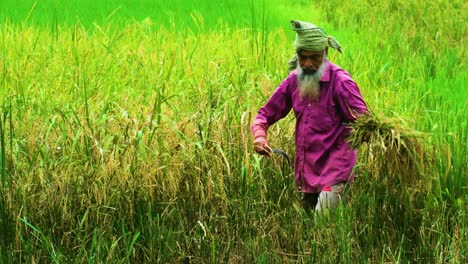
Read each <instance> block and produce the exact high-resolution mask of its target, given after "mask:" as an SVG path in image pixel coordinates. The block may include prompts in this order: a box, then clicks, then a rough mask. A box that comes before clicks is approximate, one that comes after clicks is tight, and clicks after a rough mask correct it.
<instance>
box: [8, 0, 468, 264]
mask: <svg viewBox="0 0 468 264" xmlns="http://www.w3.org/2000/svg"><path fill="white" fill-rule="evenodd" d="M397 2H398V1H393V2H392V1H390V2H388V3H387V2H382V3H377V4H375V3H374V2H372V3H371V2H370V1H369V2H367V1H360V5H357V6H354V5H353V6H352V7H353V8H351V6H348V5H347V4H341V5H339V4H337V3H334V2H333V1H329V2H326V3H325V2H323V3H320V4H319V8H320V9H319V10H321V12H317V13H318V14H320V16H317V17H316V18H317V19H315V17H314V18H309V19H307V20H309V21H313V22H315V23H317V24H323V27H324V28H327V29H328V31H329V33H330V34H331V35H334V36H336V37H337V38H338V40H339V41H340V42H341V44H342V45H343V47H344V55H341V56H339V55H337V54H331V59H332V60H333V61H336V62H338V63H339V64H340V65H341V66H343V68H345V69H348V70H349V71H350V72H351V73H352V74H353V76H354V78H355V79H356V80H357V82H358V83H359V85H360V87H361V90H362V93H363V94H364V97H365V98H366V101H367V102H368V104H369V106H370V107H371V109H372V110H374V111H375V112H378V113H379V114H382V115H388V116H394V115H397V116H399V117H401V118H402V119H405V120H407V124H408V126H411V127H413V128H415V129H419V130H422V131H424V132H428V133H430V136H429V137H428V138H427V140H426V141H425V142H424V144H426V146H427V149H429V150H432V151H433V152H434V153H433V154H434V156H435V160H434V162H433V163H432V164H429V165H428V166H430V167H429V169H428V172H427V173H428V174H429V175H427V176H428V177H430V178H431V179H432V180H431V182H430V183H427V186H429V188H428V189H429V190H428V191H426V192H424V193H423V194H421V195H418V196H417V199H415V200H404V199H397V198H396V197H397V194H398V193H397V192H398V191H399V190H404V191H411V190H409V189H403V188H401V186H391V185H390V186H387V185H385V184H382V182H375V181H372V179H373V178H375V177H372V176H373V175H369V173H370V172H371V170H369V166H371V165H372V164H367V163H363V162H361V163H359V164H358V166H357V167H356V174H357V177H356V183H355V184H354V186H353V187H352V188H351V191H350V193H349V200H348V202H347V203H345V204H343V206H342V207H340V208H339V209H338V210H337V212H336V213H335V214H333V215H331V216H329V217H328V218H315V217H314V216H313V215H307V214H306V213H305V212H303V211H302V209H301V207H300V203H299V202H298V199H300V195H299V194H296V193H295V192H294V187H293V177H292V168H290V167H288V166H287V164H286V162H285V161H284V160H282V159H281V158H280V157H273V158H272V159H265V158H262V157H259V156H257V155H254V154H253V153H252V150H251V144H252V142H251V135H250V132H249V125H250V122H251V120H252V117H253V115H254V114H255V112H256V109H257V108H258V107H259V106H260V105H261V104H263V103H264V101H265V100H266V99H267V98H268V96H269V95H270V94H271V92H272V90H273V89H274V88H275V87H276V85H277V84H278V83H279V82H280V81H281V80H282V79H283V78H284V77H285V75H286V74H287V65H286V62H287V60H288V59H289V57H290V56H291V54H292V47H291V43H292V38H291V34H290V32H289V30H288V31H285V30H284V29H281V28H274V27H273V26H272V27H271V28H270V26H268V30H267V29H266V28H263V29H260V28H258V27H255V28H235V27H229V26H223V27H219V28H218V29H217V30H205V31H200V32H198V31H197V32H195V31H187V32H183V33H182V32H180V31H179V30H178V29H179V26H178V24H177V23H173V24H168V25H167V26H161V27H159V26H156V25H159V24H158V23H159V22H157V21H153V20H152V19H146V20H144V21H140V22H135V23H132V24H128V25H127V26H125V27H124V28H122V29H120V30H115V28H114V24H111V23H110V24H106V23H102V24H100V23H96V24H95V25H94V26H93V27H94V28H93V30H92V33H90V31H89V29H88V28H87V26H85V25H82V24H81V23H78V22H75V23H72V24H71V25H66V24H61V23H57V24H56V26H54V28H55V29H54V30H52V29H51V28H50V27H40V26H39V27H36V26H32V25H29V24H16V23H10V22H7V23H4V24H2V25H1V26H0V27H1V28H0V47H1V50H0V56H1V57H0V73H1V77H0V84H1V86H2V119H1V120H0V121H1V122H0V124H1V138H2V145H1V146H2V155H1V157H2V204H1V205H2V206H1V207H0V210H1V211H0V213H1V214H0V216H1V219H0V220H1V221H0V228H1V229H0V230H1V231H2V232H1V234H0V235H1V241H2V243H1V247H0V256H1V258H0V259H1V260H2V261H4V262H7V263H16V262H33V261H34V262H47V263H49V262H59V263H75V262H76V263H82V262H88V263H89V262H91V263H102V262H110V263H121V262H122V263H128V262H131V263H134V262H147V263H168V262H169V263H174V262H175V263H177V262H187V261H191V262H194V263H207V262H208V263H209V262H213V263H215V262H233V263H238V262H241V263H251V262H261V263H265V262H266V263H279V262H307V263H343V262H344V263H376V262H377V263H387V262H391V263H396V262H398V263H407V262H419V263H446V262H448V263H464V262H466V258H467V251H466V248H467V247H466V245H467V239H466V237H468V236H467V235H468V234H467V228H466V212H467V201H468V197H467V196H466V194H465V193H466V182H467V175H466V164H467V163H468V162H467V158H466V157H467V155H466V148H465V147H463V144H462V143H463V142H466V140H467V133H466V131H467V122H466V120H465V116H466V114H467V104H466V98H467V91H466V89H463V84H464V82H465V81H464V80H466V68H465V65H464V62H463V61H464V59H465V58H466V53H465V51H464V49H463V48H462V43H463V42H464V41H466V28H464V27H463V23H462V17H461V12H460V8H466V4H462V3H460V4H458V3H456V2H454V3H452V4H450V5H449V4H446V3H445V2H443V3H442V2H441V4H443V5H446V6H445V8H444V9H443V10H439V9H434V8H430V7H431V5H435V4H429V3H428V4H427V5H428V7H427V9H423V10H422V11H421V10H420V9H413V7H415V6H416V5H417V4H418V3H419V2H418V1H405V2H398V4H397ZM226 3H228V2H226ZM252 3H254V2H251V4H252ZM255 4H257V2H255ZM457 5H460V6H457ZM332 7H333V8H332ZM357 7H359V8H357ZM432 7H434V6H432ZM412 10H414V11H412ZM434 10H439V11H434ZM429 11H431V12H444V14H445V15H442V14H439V13H431V12H429ZM421 12H422V13H421ZM447 16H448V17H450V18H451V19H450V20H449V19H446V18H447ZM403 17H405V18H406V19H405V20H404V21H411V23H412V24H411V23H410V22H408V23H410V24H409V25H408V24H405V23H400V22H401V21H402V18H403ZM418 18H424V19H425V20H431V21H433V23H426V24H424V25H419V24H417V23H420V22H418V21H420V20H418ZM304 19H305V18H304ZM424 19H423V20H424ZM197 21H198V23H201V24H200V27H203V25H204V24H203V23H206V17H202V19H200V20H197ZM203 21H205V22H203ZM255 21H257V22H256V23H258V20H255ZM349 21H350V22H349ZM351 22H352V23H351ZM252 23H253V22H252ZM262 23H263V22H262ZM285 23H286V24H287V21H286V22H285ZM263 24H264V25H265V27H267V25H269V24H268V21H267V20H265V22H264V23H263ZM416 26H418V27H416ZM421 27H423V29H424V30H416V29H420V28H421ZM285 28H287V26H285ZM439 28H453V30H452V31H443V32H442V31H440V30H439ZM438 31H440V32H439V33H437V32H438ZM441 34H443V35H441ZM438 36H439V37H438ZM442 36H443V37H442ZM436 38H437V39H436ZM436 40H437V41H436ZM438 40H440V42H439V41H438ZM293 124H294V119H293V117H292V116H289V117H287V118H286V119H285V120H283V121H281V122H280V123H279V124H277V125H275V126H274V127H272V128H271V132H270V139H271V142H272V144H273V145H274V146H276V147H279V148H282V149H284V150H286V151H287V152H288V153H290V154H292V153H294V145H293V129H294V125H293ZM360 154H361V156H363V157H364V156H365V155H366V154H367V153H366V152H365V150H364V149H361V150H360ZM364 160H365V159H362V161H364ZM381 173H382V175H381V178H382V179H385V177H388V176H390V174H391V171H382V172H381ZM392 188H394V189H392ZM406 197H412V196H406Z"/></svg>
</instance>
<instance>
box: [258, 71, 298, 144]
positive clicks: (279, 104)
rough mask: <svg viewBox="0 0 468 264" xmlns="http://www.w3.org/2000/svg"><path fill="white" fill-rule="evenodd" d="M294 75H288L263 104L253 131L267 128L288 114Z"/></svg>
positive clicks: (290, 106)
mask: <svg viewBox="0 0 468 264" xmlns="http://www.w3.org/2000/svg"><path fill="white" fill-rule="evenodd" d="M292 80H293V75H290V76H288V78H286V79H285V80H284V81H283V82H282V83H281V84H280V85H279V86H278V87H277V88H276V90H275V91H274V93H273V94H272V96H271V97H270V98H269V99H268V101H267V102H266V103H265V105H264V106H262V107H261V108H260V109H259V110H258V113H257V115H256V116H255V118H254V121H253V124H252V126H251V131H252V133H253V134H254V135H255V134H256V133H258V132H257V131H258V130H259V129H264V131H265V134H266V130H268V128H269V127H270V126H271V125H273V124H274V123H276V122H277V121H278V120H280V119H281V118H283V117H285V116H286V115H288V113H289V112H290V111H291V108H292V102H291V95H290V93H289V89H291V87H290V86H291V82H292Z"/></svg>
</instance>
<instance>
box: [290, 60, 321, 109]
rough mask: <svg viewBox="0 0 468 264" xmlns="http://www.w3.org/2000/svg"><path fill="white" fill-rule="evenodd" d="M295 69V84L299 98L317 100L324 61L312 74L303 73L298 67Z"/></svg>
mask: <svg viewBox="0 0 468 264" xmlns="http://www.w3.org/2000/svg"><path fill="white" fill-rule="evenodd" d="M297 68H298V73H297V84H298V88H299V94H300V95H301V97H306V98H309V99H311V100H317V99H318V98H319V96H320V78H322V76H323V73H324V72H325V68H326V63H325V60H324V62H323V63H322V65H320V67H319V68H318V70H317V71H316V72H315V73H313V74H310V73H309V74H307V73H304V71H303V70H302V68H301V67H300V66H299V65H298V66H297Z"/></svg>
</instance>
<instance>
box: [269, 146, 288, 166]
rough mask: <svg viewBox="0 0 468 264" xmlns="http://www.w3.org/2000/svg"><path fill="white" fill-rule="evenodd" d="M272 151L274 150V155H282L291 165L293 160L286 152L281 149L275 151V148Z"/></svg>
mask: <svg viewBox="0 0 468 264" xmlns="http://www.w3.org/2000/svg"><path fill="white" fill-rule="evenodd" d="M272 150H273V153H276V154H280V155H281V156H283V157H284V158H285V159H286V160H287V161H288V165H291V158H290V157H289V156H288V154H287V153H286V152H284V151H282V150H281V149H275V148H274V149H272Z"/></svg>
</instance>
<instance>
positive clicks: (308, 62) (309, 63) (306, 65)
mask: <svg viewBox="0 0 468 264" xmlns="http://www.w3.org/2000/svg"><path fill="white" fill-rule="evenodd" d="M304 68H315V66H314V64H313V63H312V60H311V59H307V60H305V61H304Z"/></svg>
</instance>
